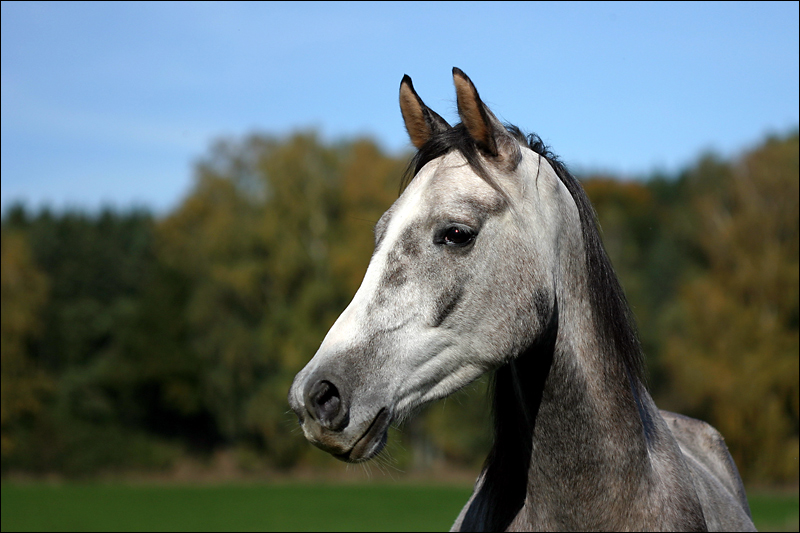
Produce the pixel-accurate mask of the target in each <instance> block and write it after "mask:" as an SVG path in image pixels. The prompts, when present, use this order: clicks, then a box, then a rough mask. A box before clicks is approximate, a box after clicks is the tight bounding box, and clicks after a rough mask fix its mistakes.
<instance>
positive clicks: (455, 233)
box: [444, 226, 475, 246]
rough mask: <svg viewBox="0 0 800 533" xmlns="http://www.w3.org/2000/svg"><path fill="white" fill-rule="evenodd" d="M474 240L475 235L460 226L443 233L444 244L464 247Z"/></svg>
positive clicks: (452, 227)
mask: <svg viewBox="0 0 800 533" xmlns="http://www.w3.org/2000/svg"><path fill="white" fill-rule="evenodd" d="M474 239H475V233H473V232H472V231H471V230H469V229H467V228H464V227H461V226H451V227H449V228H447V229H446V230H445V232H444V244H449V245H451V246H466V245H467V244H469V243H471V242H472V241H473V240H474Z"/></svg>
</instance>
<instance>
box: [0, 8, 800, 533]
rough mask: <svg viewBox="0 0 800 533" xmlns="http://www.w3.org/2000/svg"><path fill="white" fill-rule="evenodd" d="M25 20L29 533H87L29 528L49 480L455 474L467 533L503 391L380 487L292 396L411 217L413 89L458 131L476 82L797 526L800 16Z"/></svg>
mask: <svg viewBox="0 0 800 533" xmlns="http://www.w3.org/2000/svg"><path fill="white" fill-rule="evenodd" d="M1 9H2V49H1V51H0V54H1V55H2V63H1V66H0V71H1V72H2V135H1V138H0V142H1V143H2V158H1V159H0V167H1V168H2V184H1V191H2V205H1V208H2V277H1V280H0V281H1V282H2V321H1V322H0V326H1V329H0V342H1V346H2V385H1V386H0V399H1V400H2V404H1V406H0V407H1V414H2V476H3V490H2V494H3V504H2V507H3V530H7V529H9V528H10V529H20V528H22V529H24V528H25V527H28V526H30V527H32V528H36V527H44V528H48V529H54V528H58V527H69V524H74V528H77V529H88V528H90V526H89V525H87V523H86V522H81V521H80V520H78V519H76V520H78V521H77V522H69V521H64V520H62V519H61V518H63V516H62V515H53V514H52V513H54V512H55V511H53V509H56V508H57V506H55V505H51V506H50V507H49V508H50V515H48V513H40V512H36V511H35V509H37V507H36V506H35V505H34V506H33V507H31V509H34V510H33V511H25V512H22V515H25V516H26V518H25V519H26V520H28V519H33V518H32V517H36V516H39V518H41V517H42V516H43V515H44V516H50V517H51V518H53V522H52V523H40V522H36V523H31V524H33V525H30V524H29V523H28V522H24V521H23V522H9V520H12V518H11V517H12V516H14V515H13V512H14V511H13V509H15V508H16V509H27V507H25V505H26V504H25V502H26V501H28V502H30V501H32V499H34V500H35V499H38V501H39V502H41V501H42V500H41V498H42V497H43V496H42V494H41V493H39V492H30V491H35V490H39V488H37V487H39V486H40V485H41V484H42V482H43V481H48V483H50V484H52V483H53V482H57V484H58V485H59V486H64V487H71V486H75V484H76V483H77V484H78V485H79V486H84V485H82V484H85V483H87V482H94V481H96V480H102V481H103V482H104V483H111V484H112V485H113V484H115V483H122V482H126V481H127V482H130V481H131V480H133V481H136V482H139V483H141V482H145V483H148V482H157V483H161V482H179V483H186V484H195V483H198V482H202V483H203V484H208V483H211V484H214V483H219V482H225V483H228V484H230V483H242V482H247V483H258V484H263V483H266V484H274V483H284V484H285V483H290V482H292V481H293V480H307V481H308V482H309V483H311V485H313V484H314V483H313V482H316V481H317V480H326V481H327V482H334V481H336V480H342V479H346V480H349V482H351V483H354V484H356V485H357V484H359V483H367V482H372V483H374V482H375V480H376V479H377V480H383V479H386V480H388V481H389V482H390V483H391V482H397V481H404V480H405V481H407V482H413V483H419V484H422V485H426V484H427V485H428V486H431V484H432V483H433V482H436V483H441V482H443V481H448V482H449V481H451V482H452V483H453V484H454V485H456V486H457V487H458V491H460V492H457V497H456V498H454V500H453V501H454V503H453V504H452V506H453V509H454V511H452V512H451V511H449V507H448V511H447V513H448V514H446V515H445V516H444V518H442V520H443V521H442V522H441V524H443V525H442V526H441V527H449V524H450V522H448V520H449V521H452V520H453V519H454V518H455V516H456V514H457V512H458V509H459V508H460V506H461V505H463V503H464V502H465V501H466V495H467V494H469V487H470V485H471V483H472V480H474V478H475V477H476V476H477V473H478V472H479V470H480V466H481V463H482V461H483V459H484V458H485V456H486V453H487V451H488V447H489V445H490V440H491V437H490V431H489V409H488V399H487V397H486V380H485V379H484V380H481V381H479V382H478V383H476V384H474V385H473V386H471V387H469V388H468V390H466V391H463V392H461V393H458V394H457V395H455V396H454V397H452V398H450V399H448V400H446V401H442V402H438V403H436V404H434V405H432V406H430V407H428V408H427V409H425V410H424V411H422V412H421V413H420V414H419V416H417V417H416V418H414V419H413V420H411V421H410V422H408V423H406V424H405V425H404V426H403V427H402V428H395V429H393V430H392V434H391V435H390V444H389V446H388V450H387V452H386V454H385V456H384V457H383V458H382V459H381V461H379V462H376V463H375V464H374V465H373V466H371V467H367V468H366V469H363V470H362V469H361V468H355V467H348V466H347V465H344V464H342V463H340V462H338V461H336V460H335V459H332V458H331V457H329V456H328V455H327V454H325V453H323V452H321V451H320V450H317V449H316V448H313V447H311V446H310V445H308V444H307V443H306V441H305V439H304V438H303V436H302V434H301V433H300V432H299V430H298V427H297V421H296V419H295V417H294V416H293V415H292V414H291V413H290V411H289V408H288V405H287V402H286V394H287V392H288V388H289V385H290V384H291V380H292V378H293V377H294V375H295V373H296V372H297V371H298V370H299V369H300V368H302V367H303V366H304V365H305V363H306V362H307V361H308V360H309V359H310V358H311V356H312V355H313V354H314V352H315V351H316V348H317V347H318V345H319V343H320V342H321V340H322V338H323V337H324V335H325V333H326V332H327V330H328V328H329V327H330V325H331V324H332V323H333V321H334V320H335V319H336V317H337V316H338V314H339V313H340V312H341V311H342V310H343V309H344V308H345V307H346V305H347V303H348V302H349V300H350V298H351V297H352V295H353V294H354V293H355V291H356V289H357V288H358V285H359V284H360V281H361V278H362V276H363V274H364V272H365V270H366V266H367V263H368V261H369V257H370V254H371V252H372V243H373V235H372V227H373V225H374V224H375V222H376V221H377V220H378V218H379V217H380V215H381V214H382V213H383V211H385V210H386V209H387V208H388V207H389V206H390V205H391V203H392V202H393V201H394V199H395V198H396V197H397V194H398V189H399V184H400V177H401V175H402V173H403V171H404V169H405V166H406V164H407V162H408V160H409V158H410V156H411V155H412V151H411V145H410V143H409V142H408V139H407V136H406V132H405V129H404V127H403V123H402V118H401V116H400V112H399V108H398V104H397V91H398V88H399V83H400V80H401V78H402V76H403V74H409V75H410V76H411V77H412V78H413V80H414V83H415V88H416V89H417V91H418V92H419V94H420V95H421V97H422V98H423V99H424V100H425V102H426V103H427V104H428V105H429V106H430V107H431V108H433V109H434V110H436V111H437V112H439V113H440V114H441V115H442V116H443V117H445V118H446V119H448V120H449V121H450V122H451V123H455V122H457V114H456V111H455V92H454V89H453V87H452V77H451V69H452V67H453V66H458V67H460V68H461V69H463V70H464V71H465V72H466V73H467V74H468V75H469V76H470V77H471V78H472V80H473V81H474V82H475V84H476V86H477V87H478V90H479V91H480V92H481V96H482V98H483V99H484V101H486V102H487V103H488V105H489V106H490V107H491V108H492V109H493V111H494V112H495V113H496V114H497V115H498V117H499V118H500V119H501V120H506V121H508V122H511V123H514V124H516V125H518V126H520V127H521V128H522V129H523V130H525V131H527V132H529V133H530V132H536V133H538V134H539V135H540V136H541V137H542V138H543V139H544V141H545V142H546V143H547V144H548V145H549V146H550V147H551V149H552V150H553V151H554V152H555V153H556V154H558V155H559V156H560V158H561V159H562V160H563V161H564V162H565V163H566V164H567V166H568V167H569V168H570V169H571V170H572V172H573V173H575V174H576V175H577V176H578V177H579V178H580V179H581V181H582V183H583V185H584V188H585V189H586V191H587V193H588V195H589V196H590V198H591V200H592V202H593V204H594V206H595V209H596V210H597V213H598V217H599V220H600V224H601V227H602V231H603V236H604V240H605V244H606V248H607V250H608V252H609V254H610V256H611V259H612V262H613V263H614V265H615V267H616V269H617V273H618V274H619V276H620V278H621V281H622V284H623V286H624V288H625V290H626V292H627V295H628V298H629V301H630V302H631V304H632V307H633V311H634V314H635V315H636V318H637V320H638V325H639V329H640V335H641V339H642V343H643V345H644V349H645V352H646V357H647V362H648V368H649V386H650V389H651V391H652V394H653V396H654V397H655V399H656V403H658V405H659V406H660V407H661V408H665V409H670V410H675V411H679V412H682V413H684V414H687V415H691V416H695V417H698V418H702V419H704V420H706V421H708V422H710V423H712V424H713V425H714V426H716V427H717V428H718V429H719V430H720V431H721V432H722V434H723V435H724V436H725V438H726V442H727V444H728V447H729V448H730V451H731V454H732V455H733V457H734V459H735V460H736V463H737V465H738V467H739V469H740V472H741V474H742V476H743V478H744V480H745V482H746V484H747V485H748V487H753V488H754V489H753V490H756V491H758V490H761V491H762V493H765V492H764V491H766V493H769V494H775V491H776V490H777V491H779V492H778V493H779V494H783V495H785V494H786V493H787V491H788V494H790V497H789V500H787V501H788V502H789V504H788V506H789V507H788V508H789V515H788V516H789V518H788V519H787V518H780V519H778V518H776V519H775V520H777V521H774V522H765V523H766V524H769V525H770V526H771V527H789V528H797V483H798V446H799V444H798V442H799V441H798V434H799V426H800V424H799V422H798V419H799V416H800V412H799V409H798V401H799V400H798V394H799V392H798V389H799V387H798V372H799V371H798V320H799V318H798V316H799V313H798V183H799V182H800V170H799V169H800V167H799V165H798V113H799V112H798V101H800V92H799V90H798V78H799V77H800V74H799V73H798V64H800V58H799V57H798V50H799V49H800V42H799V40H798V18H799V13H798V3H796V2H778V3H774V2H752V3H748V2H745V3H738V2H737V3H725V2H712V3H629V2H623V3H614V2H611V3H605V2H598V3H571V2H557V3H546V2H545V3H539V2H532V3H505V2H490V3H463V2H459V3H449V2H445V3H436V2H426V3H393V2H381V3H361V2H359V3H316V2H314V3H264V4H251V3H235V2H225V3H103V2H90V3H72V2H63V3H38V2H6V1H4V2H3V3H2V7H1ZM370 479H371V481H370ZM433 484H435V483H433ZM259 486H261V485H259ZM281 486H283V487H284V488H283V489H281V491H279V492H281V493H282V494H284V495H285V494H286V490H289V489H286V488H285V485H281ZM32 487H34V488H32ZM262 488H263V487H262ZM48 490H49V489H48ZM298 490H300V491H301V493H302V494H307V493H306V492H303V490H306V489H298ZM15 491H16V492H15ZM25 491H28V492H25ZM412 492H414V491H412ZM462 493H463V494H464V495H463V497H462ZM26 494H28V496H26ZM33 494H35V496H32V495H33ZM48 494H50V495H49V496H47V497H48V498H55V497H56V496H54V494H55V493H52V494H51V493H48ZM276 494H277V493H276ZM299 494H300V493H299ZM416 494H417V495H419V494H420V493H419V491H417V492H416ZM12 497H13V498H17V499H16V500H13V501H12V500H10V499H9V500H7V498H12ZM147 497H149V496H143V498H145V500H146V498H147ZM228 497H230V495H229V496H228ZM305 497H307V496H302V495H298V496H297V499H303V498H305ZM320 497H322V496H320ZM405 497H406V496H403V498H405ZM408 497H411V496H408ZM25 498H28V500H26V499H25ZM120 498H123V499H126V501H134V500H135V498H132V497H131V496H130V494H128V495H125V496H120ZM240 498H241V497H240ZM275 498H277V496H275V495H274V494H273V495H272V496H269V495H266V496H264V497H263V498H257V499H256V500H254V502H255V503H254V504H253V505H256V506H263V505H266V503H265V500H270V499H271V500H270V501H279V500H278V499H275ZM440 498H446V497H445V496H441V495H438V496H436V497H435V498H434V499H435V500H436V501H439V499H440ZM156 499H157V500H161V499H162V498H161V497H158V498H156ZM401 499H402V498H401ZM427 499H428V500H430V498H427ZM424 500H426V498H423V501H422V502H421V503H419V505H423V504H424ZM81 501H96V500H91V498H89V499H88V500H81ZM148 501H149V500H148ZM214 501H218V500H214ZM237 501H239V500H237ZM280 501H283V500H280ZM403 501H405V500H403ZM7 502H11V507H9V506H7ZM195 504H196V501H195ZM64 505H65V506H66V507H70V505H71V504H64ZM75 505H78V504H75ZM109 505H110V504H109ZM143 505H144V504H143ZM276 505H278V504H276ZM280 505H281V506H283V504H280ZM343 505H346V504H343ZM387 505H391V503H389V504H387ZM751 505H754V504H753V502H752V496H751ZM754 507H755V506H754ZM259 508H260V507H259ZM9 509H12V511H9ZM276 509H277V508H276ZM276 509H273V511H271V512H272V513H273V514H274V513H278V510H276ZM65 512H67V511H65ZM122 512H123V511H119V513H122ZM754 513H755V508H754ZM792 513H793V514H792ZM67 514H69V513H68V512H67ZM111 514H112V515H113V516H119V515H118V514H114V513H111ZM245 514H246V513H245ZM252 514H253V515H254V517H255V516H256V514H257V513H255V511H253V512H252ZM276 516H277V515H276ZM59 517H61V518H59ZM295 518H296V517H295ZM360 518H361V521H358V518H354V520H355V522H353V523H345V524H344V525H342V526H341V527H344V528H350V529H357V527H356V526H357V525H359V524H361V525H363V524H364V523H365V522H364V517H363V516H362V517H360ZM382 518H383V517H377V518H376V522H375V523H374V524H373V523H367V526H364V527H369V528H375V527H380V526H381V524H383V526H382V527H383V528H386V527H387V525H386V523H385V520H382ZM81 520H83V518H82V519H81ZM187 520H189V519H188V518H187ZM264 520H266V518H265V517H264V515H263V509H262V514H261V515H259V516H258V518H257V519H256V522H255V527H257V528H262V529H263V528H267V529H269V527H272V526H270V524H271V523H270V522H265V521H264ZM780 520H783V522H781V521H780ZM786 520H788V522H786ZM126 523H127V524H128V525H129V526H130V525H131V524H134V523H132V522H126ZM26 524H28V525H26ZM59 524H60V526H59ZM65 524H66V525H65ZM114 524H118V522H114V521H113V520H112V522H109V523H106V524H104V525H103V526H102V527H105V528H109V529H113V528H114V527H113V526H114ZM297 524H298V523H297V522H290V523H285V524H282V526H281V525H280V524H279V525H275V526H274V527H276V528H278V527H282V528H283V529H287V528H288V529H292V528H297V527H300V526H298V525H297ZM354 524H355V525H354ZM393 524H394V525H395V526H396V525H397V524H398V522H394V523H393ZM431 524H432V522H424V521H423V522H421V525H420V526H419V527H421V528H423V529H424V528H428V529H430V528H431V527H440V526H438V524H439V522H435V525H434V526H431ZM758 524H759V523H758V522H757V525H758ZM762 524H764V523H762ZM222 525H223V527H230V526H231V522H223V523H222ZM326 525H327V527H326V528H327V529H331V528H334V529H335V528H336V527H337V526H336V525H335V524H334V525H331V523H326ZM212 526H213V522H209V521H205V522H201V523H200V525H199V527H200V528H203V527H205V528H208V527H212ZM118 527H120V526H119V524H118ZM136 527H139V526H136ZM140 527H141V528H147V527H148V526H146V525H142V526H140ZM160 527H164V522H163V521H162V522H160ZM176 527H177V528H178V529H186V528H192V522H191V521H184V522H179V523H178V525H177V526H176ZM239 527H240V528H243V529H246V528H248V527H249V526H248V525H247V524H242V525H240V526H239ZM308 527H312V526H308ZM314 527H317V526H314ZM322 527H325V526H322ZM408 527H409V528H411V527H416V526H411V525H410V526H408Z"/></svg>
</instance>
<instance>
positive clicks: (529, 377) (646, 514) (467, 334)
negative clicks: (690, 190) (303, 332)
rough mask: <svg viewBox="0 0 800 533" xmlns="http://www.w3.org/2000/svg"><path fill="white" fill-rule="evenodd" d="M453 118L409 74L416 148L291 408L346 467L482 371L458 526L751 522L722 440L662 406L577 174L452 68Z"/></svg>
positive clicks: (718, 526)
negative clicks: (477, 454)
mask: <svg viewBox="0 0 800 533" xmlns="http://www.w3.org/2000/svg"><path fill="white" fill-rule="evenodd" d="M453 80H454V83H455V88H456V97H457V107H458V115H459V117H460V120H461V122H459V123H458V124H456V125H455V126H450V125H449V124H448V123H447V122H446V121H445V120H444V119H443V118H442V117H441V116H440V115H438V114H437V113H436V112H434V111H433V110H431V109H430V108H428V106H426V105H425V103H424V102H423V101H422V99H421V98H420V97H419V95H418V94H417V92H416V91H415V89H414V86H413V84H412V81H411V78H410V77H408V75H406V76H404V77H403V80H402V82H401V84H400V110H401V113H402V116H403V120H404V122H405V126H406V129H407V131H408V134H409V137H410V139H411V142H412V144H413V145H414V146H415V147H416V148H417V152H416V155H415V156H414V157H413V159H412V160H411V163H410V165H409V172H408V176H407V177H406V179H405V184H404V185H405V188H404V189H403V190H402V193H401V194H400V196H399V198H398V199H397V200H396V201H395V203H394V204H393V205H392V206H391V207H390V208H389V209H388V210H387V211H386V212H385V214H384V215H383V216H382V217H381V218H380V220H379V221H378V222H377V224H376V225H375V250H374V253H373V255H372V258H371V259H370V262H369V266H368V269H367V271H366V274H365V276H364V279H363V282H362V284H361V286H360V287H359V289H358V291H357V292H356V294H355V296H354V297H353V299H352V301H351V303H350V304H349V305H348V306H347V308H346V309H345V310H344V311H343V312H342V314H341V315H340V316H339V318H338V319H337V320H336V321H335V323H334V324H333V326H332V327H331V328H330V330H329V332H328V333H327V335H326V336H325V338H324V339H323V341H322V343H321V345H320V347H319V350H318V351H317V353H316V354H315V355H314V357H313V358H312V359H311V361H310V362H309V363H308V364H307V365H306V366H305V368H303V369H302V370H301V371H300V372H299V373H298V374H297V376H296V377H295V379H294V382H293V384H292V386H291V389H290V391H289V404H290V406H291V408H292V410H293V411H294V412H295V414H296V415H297V417H298V419H299V422H300V424H301V426H302V430H303V433H304V435H305V437H306V438H307V439H308V440H309V441H310V442H311V443H313V444H314V445H316V446H318V447H319V448H321V449H323V450H325V451H327V452H329V453H331V454H332V455H334V456H335V457H337V458H339V459H341V460H343V461H347V462H351V463H356V462H361V461H366V460H368V459H370V458H372V457H374V456H376V455H377V454H378V453H379V452H380V451H381V450H382V449H383V447H384V445H385V444H386V440H387V431H388V428H389V425H390V424H391V423H392V422H393V421H396V420H402V419H404V418H405V417H408V416H409V415H410V414H411V413H412V412H413V411H414V410H415V409H416V408H418V407H420V406H421V405H423V404H426V403H428V402H431V401H433V400H436V399H438V398H442V397H445V396H447V395H449V394H451V393H453V392H454V391H456V390H458V389H460V388H462V387H464V386H466V385H467V384H469V383H471V382H472V381H474V380H475V379H477V378H478V377H480V376H481V375H483V374H484V373H487V372H490V371H493V372H494V375H493V389H492V393H491V394H492V396H493V418H494V421H493V426H494V428H493V429H494V443H493V446H492V448H491V451H490V453H489V456H488V457H487V459H486V462H485V464H484V467H483V470H482V471H481V473H480V475H479V477H478V479H477V481H476V483H475V487H474V492H473V493H472V496H471V497H470V499H469V500H468V502H467V503H466V505H465V506H464V508H463V510H462V511H461V513H460V514H459V516H458V517H457V519H456V520H455V523H454V524H453V528H452V530H454V531H484V530H486V531H488V530H492V531H494V530H508V531H519V530H568V531H579V530H628V531H648V530H684V531H706V530H729V531H730V530H755V527H754V525H753V522H752V519H751V515H750V509H749V506H748V503H747V497H746V495H745V491H744V487H743V485H742V481H741V478H740V476H739V473H738V471H737V469H736V465H735V464H734V462H733V459H732V458H731V456H730V454H729V453H728V450H727V447H726V446H725V442H724V440H723V438H722V436H721V435H720V434H719V433H718V432H717V431H716V430H715V429H714V428H713V427H712V426H710V425H709V424H707V423H705V422H702V421H699V420H695V419H692V418H688V417H685V416H682V415H679V414H675V413H670V412H667V411H661V410H659V409H658V408H657V407H656V405H655V404H654V402H653V399H652V398H651V396H650V394H649V393H648V391H647V389H646V387H645V378H644V364H643V356H642V351H641V347H640V343H639V340H638V334H637V332H636V328H635V324H634V322H633V319H632V315H631V312H630V309H629V307H628V304H627V302H626V298H625V296H624V293H623V290H622V288H621V286H620V283H619V281H618V279H617V277H616V274H615V273H614V270H613V268H612V265H611V263H610V261H609V259H608V256H607V255H606V252H605V250H604V247H603V244H602V241H601V238H600V235H599V232H598V227H597V222H596V215H595V213H594V210H593V208H592V206H591V204H590V203H589V200H588V198H587V196H586V194H585V192H584V191H583V189H582V187H581V185H580V184H579V182H578V181H577V180H576V179H575V178H574V177H573V176H572V175H570V173H569V172H568V171H567V169H566V167H565V166H564V164H562V163H561V162H560V161H559V159H558V158H557V157H555V156H554V155H553V154H552V153H551V152H550V151H549V149H548V148H547V147H546V146H545V145H544V143H543V142H542V141H541V139H540V138H539V137H538V136H536V135H535V134H531V135H529V136H527V137H526V136H525V135H524V134H523V133H522V132H521V130H520V129H519V128H517V127H515V126H511V125H508V126H506V125H503V124H502V123H501V122H500V121H499V120H498V119H497V117H496V116H495V115H494V113H492V111H491V110H490V109H489V108H488V107H487V106H486V105H485V104H484V103H483V101H482V100H481V98H480V96H479V94H478V91H477V89H476V88H475V85H474V84H473V83H472V81H471V80H470V78H469V77H467V75H466V74H464V72H462V71H461V70H460V69H458V68H454V69H453Z"/></svg>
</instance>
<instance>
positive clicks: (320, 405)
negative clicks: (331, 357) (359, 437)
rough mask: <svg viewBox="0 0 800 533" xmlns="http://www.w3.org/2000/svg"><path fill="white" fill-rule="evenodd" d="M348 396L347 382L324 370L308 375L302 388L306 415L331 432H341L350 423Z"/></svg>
mask: <svg viewBox="0 0 800 533" xmlns="http://www.w3.org/2000/svg"><path fill="white" fill-rule="evenodd" d="M350 396H351V394H350V390H349V387H348V386H347V382H346V381H345V380H344V379H342V378H341V377H339V376H338V375H337V374H336V373H334V372H332V371H330V370H326V369H317V370H316V371H315V372H313V373H312V374H311V375H309V376H308V378H307V379H306V382H305V385H304V387H303V404H304V406H305V411H306V413H308V415H309V417H310V418H311V419H312V420H315V421H316V422H317V423H318V424H319V425H320V426H322V427H324V428H325V429H328V430H331V431H342V430H344V429H345V428H346V427H347V425H348V424H349V423H350Z"/></svg>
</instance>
